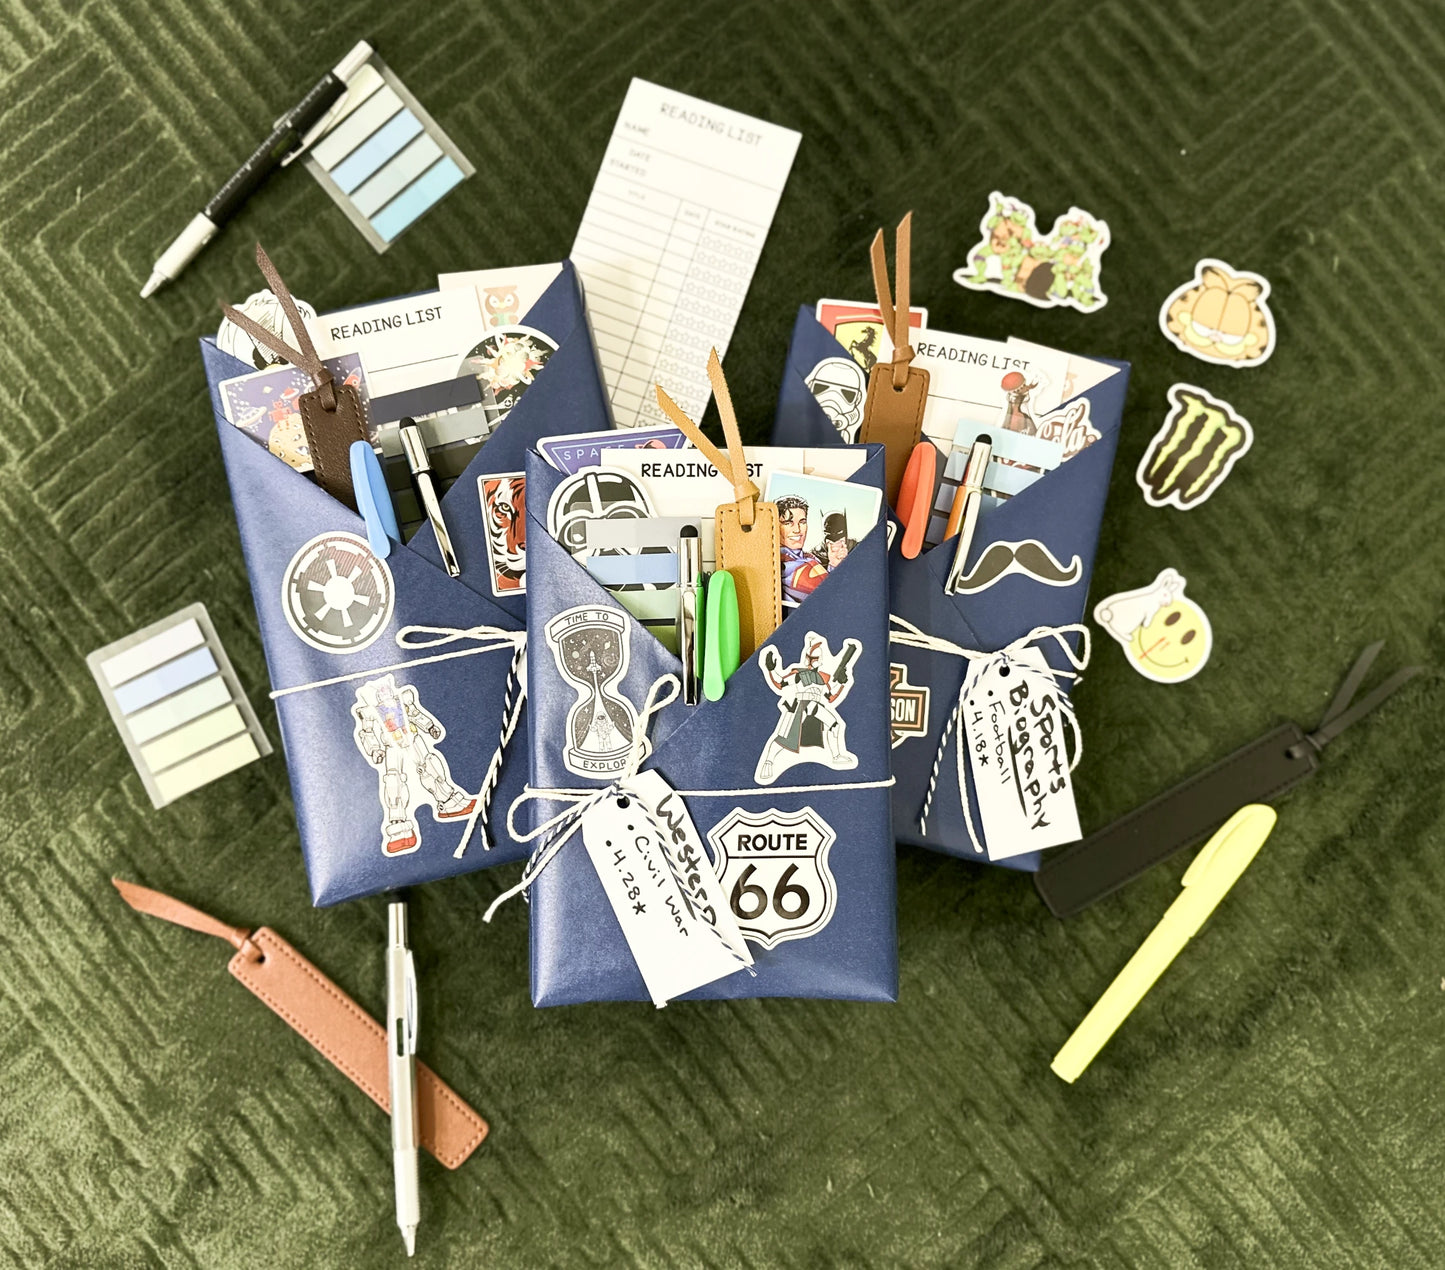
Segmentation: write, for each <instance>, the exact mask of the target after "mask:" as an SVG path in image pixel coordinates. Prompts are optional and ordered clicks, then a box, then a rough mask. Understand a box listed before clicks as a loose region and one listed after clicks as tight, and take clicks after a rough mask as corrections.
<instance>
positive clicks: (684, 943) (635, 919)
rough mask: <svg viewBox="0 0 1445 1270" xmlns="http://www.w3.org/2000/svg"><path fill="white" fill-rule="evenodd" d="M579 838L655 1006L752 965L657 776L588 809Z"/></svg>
mask: <svg viewBox="0 0 1445 1270" xmlns="http://www.w3.org/2000/svg"><path fill="white" fill-rule="evenodd" d="M659 832H660V833H662V834H663V835H664V836H665V838H666V840H667V844H668V850H669V851H670V852H671V856H672V862H673V864H674V865H675V867H676V869H677V875H678V877H677V878H674V877H673V870H672V869H671V868H669V867H668V861H667V858H666V857H665V856H664V854H663V845H662V843H661V842H660V841H659V840H658V833H659ZM582 841H583V843H584V844H585V845H586V847H587V854H588V856H590V857H591V860H592V867H593V868H594V869H596V870H597V876H598V877H599V878H600V879H601V880H602V888H603V890H605V891H606V892H607V898H608V900H609V901H610V902H611V904H612V911H613V912H614V913H616V914H617V920H618V922H619V924H620V925H621V926H622V933H623V935H624V936H625V937H626V939H627V946H628V947H629V948H630V949H631V950H632V956H633V957H634V958H635V959H636V961H637V968H638V969H639V970H640V971H641V972H642V979H643V982H644V983H646V984H647V991H648V994H649V995H650V996H651V997H652V1000H653V1004H655V1005H657V1006H659V1007H661V1006H664V1005H666V1004H667V1003H668V1001H670V1000H671V999H672V998H673V997H677V996H681V995H682V994H683V993H685V992H691V991H692V990H693V989H694V988H700V987H702V986H703V985H704V984H707V983H712V982H713V981H714V980H717V979H722V978H724V977H726V976H727V975H730V974H733V973H734V972H735V971H738V970H741V969H742V968H743V967H744V966H751V965H752V964H753V958H752V954H751V953H750V952H748V950H747V945H746V944H745V943H744V942H743V937H742V934H741V932H740V931H739V930H738V927H737V922H736V921H734V920H733V916H732V913H731V912H730V911H729V909H728V906H727V901H726V900H725V899H724V898H723V896H722V892H721V889H720V887H719V885H718V881H717V878H716V876H715V875H714V873H713V871H712V867H711V865H710V864H709V862H708V858H707V856H706V855H705V854H704V852H703V846H702V839H701V838H699V837H698V832H697V827H696V826H695V825H694V824H693V823H692V817H691V816H689V815H688V812H687V807H686V806H685V804H684V803H683V800H682V798H681V797H680V796H679V795H678V794H676V793H675V792H674V791H673V790H672V789H671V788H669V787H668V784H667V782H666V781H664V780H663V779H662V777H661V776H659V775H658V774H657V773H656V772H639V773H638V774H637V775H636V776H633V777H631V778H630V779H629V780H628V782H627V784H626V786H625V787H624V788H623V790H622V791H621V792H620V793H617V794H613V795H610V796H609V797H607V798H606V799H604V800H603V801H602V802H600V803H598V804H597V805H596V806H595V807H593V808H592V809H591V810H590V811H588V812H587V814H586V815H585V816H583V817H582ZM678 879H681V882H682V886H681V887H679V885H678Z"/></svg>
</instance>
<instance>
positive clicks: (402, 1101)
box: [386, 900, 421, 1257]
mask: <svg viewBox="0 0 1445 1270" xmlns="http://www.w3.org/2000/svg"><path fill="white" fill-rule="evenodd" d="M406 925H407V923H406V902H405V901H404V900H402V901H393V902H392V903H390V904H388V905H387V906H386V931H387V940H386V1071H387V1077H388V1080H387V1083H388V1085H389V1086H390V1092H391V1158H392V1166H393V1168H394V1169H395V1172H396V1224H397V1225H398V1226H399V1227H400V1228H401V1237H402V1239H403V1240H405V1241H406V1255H407V1256H408V1257H410V1256H411V1255H412V1253H413V1252H415V1251H416V1228H417V1225H418V1224H419V1223H420V1221H421V1194H420V1190H419V1185H418V1179H417V1141H418V1138H419V1136H420V1135H419V1133H418V1132H417V1114H416V1113H417V1106H416V965H415V963H414V962H413V961H412V956H411V949H410V948H408V947H407V943H406V939H407V930H406Z"/></svg>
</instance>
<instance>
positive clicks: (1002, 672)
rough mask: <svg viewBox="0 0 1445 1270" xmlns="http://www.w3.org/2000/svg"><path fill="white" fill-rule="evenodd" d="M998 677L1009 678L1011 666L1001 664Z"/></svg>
mask: <svg viewBox="0 0 1445 1270" xmlns="http://www.w3.org/2000/svg"><path fill="white" fill-rule="evenodd" d="M998 677H999V678H1000V679H1007V678H1008V677H1009V668H1008V667H1007V666H1000V667H999V668H998Z"/></svg>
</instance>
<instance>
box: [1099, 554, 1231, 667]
mask: <svg viewBox="0 0 1445 1270" xmlns="http://www.w3.org/2000/svg"><path fill="white" fill-rule="evenodd" d="M1094 621H1096V622H1098V624H1099V625H1100V626H1102V627H1103V628H1104V629H1105V630H1106V631H1108V632H1109V634H1110V635H1112V636H1113V637H1114V638H1115V639H1117V640H1118V641H1119V643H1120V644H1122V645H1123V646H1124V652H1125V653H1126V654H1128V657H1129V664H1130V665H1131V666H1133V667H1134V669H1135V670H1137V671H1138V672H1139V673H1140V674H1141V675H1143V676H1144V678H1146V679H1152V680H1154V682H1155V683H1161V684H1172V683H1180V682H1182V681H1183V680H1185V679H1192V678H1193V677H1194V676H1195V675H1197V674H1198V673H1199V672H1200V671H1201V670H1203V669H1204V663H1205V662H1207V661H1208V660H1209V653H1210V650H1211V649H1213V647H1214V631H1213V630H1212V629H1211V628H1210V625H1209V619H1208V618H1207V617H1205V615H1204V610H1203V609H1201V608H1200V607H1199V605H1197V604H1195V603H1194V601H1193V600H1188V599H1185V598H1184V577H1183V575H1182V574H1180V573H1179V572H1177V571H1176V570H1174V569H1165V570H1163V571H1162V572H1161V573H1160V574H1159V576H1158V577H1157V578H1155V579H1154V581H1153V582H1151V583H1150V584H1149V585H1148V586H1146V587H1140V588H1139V589H1138V590H1137V591H1120V592H1119V593H1118V594H1117V595H1111V596H1109V597H1108V598H1106V599H1103V600H1100V601H1099V603H1098V604H1096V605H1095V606H1094Z"/></svg>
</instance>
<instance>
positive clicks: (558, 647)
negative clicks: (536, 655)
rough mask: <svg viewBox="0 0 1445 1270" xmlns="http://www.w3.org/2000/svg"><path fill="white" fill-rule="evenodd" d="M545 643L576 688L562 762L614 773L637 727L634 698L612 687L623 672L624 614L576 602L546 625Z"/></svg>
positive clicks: (588, 771) (582, 770) (584, 770)
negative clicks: (632, 700)
mask: <svg viewBox="0 0 1445 1270" xmlns="http://www.w3.org/2000/svg"><path fill="white" fill-rule="evenodd" d="M547 643H548V645H549V646H550V647H551V649H552V656H553V657H554V658H555V659H556V662H557V670H558V672H559V673H560V674H561V675H562V677H563V678H564V679H566V680H568V681H569V682H570V683H571V684H572V687H573V688H575V689H576V691H577V700H576V702H575V703H574V704H573V706H572V709H571V710H569V711H568V712H567V730H566V745H565V746H564V747H563V750H562V764H563V766H564V767H566V769H567V770H568V771H569V772H575V773H576V774H577V775H578V776H595V777H606V776H612V775H615V774H616V773H617V772H620V771H622V769H623V768H624V767H626V766H627V756H628V754H629V753H631V751H632V738H633V736H634V734H635V733H636V730H637V713H636V711H634V710H633V708H632V702H630V701H629V700H628V699H627V698H626V697H624V696H623V695H622V694H621V693H620V692H619V691H617V690H616V689H615V688H614V687H613V686H612V685H614V684H616V683H618V682H619V681H620V680H621V679H622V677H623V676H624V675H625V674H626V673H627V658H628V644H627V617H626V614H624V613H623V612H622V611H621V610H619V609H613V608H601V607H594V606H592V605H590V604H579V605H577V606H576V607H574V608H570V609H567V610H565V611H564V612H561V613H559V614H557V616H556V617H554V618H553V619H552V620H551V621H550V622H548V623H547ZM644 744H645V743H644ZM645 753H646V750H645V749H644V754H645Z"/></svg>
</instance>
